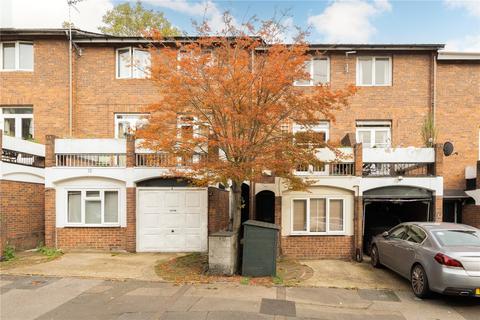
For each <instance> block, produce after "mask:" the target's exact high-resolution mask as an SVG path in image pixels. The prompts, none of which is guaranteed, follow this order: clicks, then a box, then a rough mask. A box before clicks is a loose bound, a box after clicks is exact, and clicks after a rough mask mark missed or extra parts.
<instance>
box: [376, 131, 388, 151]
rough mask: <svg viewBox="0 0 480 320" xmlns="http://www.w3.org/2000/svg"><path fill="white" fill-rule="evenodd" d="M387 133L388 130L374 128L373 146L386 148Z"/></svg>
mask: <svg viewBox="0 0 480 320" xmlns="http://www.w3.org/2000/svg"><path fill="white" fill-rule="evenodd" d="M389 144H390V143H389V134H388V130H376V131H375V146H377V147H381V148H386V147H388V146H389Z"/></svg>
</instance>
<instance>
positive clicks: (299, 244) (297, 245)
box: [281, 236, 354, 259]
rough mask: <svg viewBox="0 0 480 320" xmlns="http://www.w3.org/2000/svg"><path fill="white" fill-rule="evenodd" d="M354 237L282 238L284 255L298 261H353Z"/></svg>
mask: <svg viewBox="0 0 480 320" xmlns="http://www.w3.org/2000/svg"><path fill="white" fill-rule="evenodd" d="M353 245H354V237H353V236H288V237H282V238H281V251H282V255H284V256H287V257H291V258H296V259H351V258H352V257H353V251H354V249H353Z"/></svg>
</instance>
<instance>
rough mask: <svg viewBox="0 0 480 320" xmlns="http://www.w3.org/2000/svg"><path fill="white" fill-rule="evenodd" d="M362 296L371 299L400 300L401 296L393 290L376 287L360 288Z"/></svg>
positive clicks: (359, 292) (359, 291)
mask: <svg viewBox="0 0 480 320" xmlns="http://www.w3.org/2000/svg"><path fill="white" fill-rule="evenodd" d="M357 292H358V295H359V296H360V298H362V299H365V300H370V301H393V302H399V301H400V298H399V297H398V296H397V295H396V294H395V292H393V290H375V289H359V290H358V291H357Z"/></svg>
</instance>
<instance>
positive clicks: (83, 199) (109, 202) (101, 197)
mask: <svg viewBox="0 0 480 320" xmlns="http://www.w3.org/2000/svg"><path fill="white" fill-rule="evenodd" d="M66 193H67V194H66V201H67V205H66V208H67V215H66V219H67V221H66V225H68V226H89V227H98V226H113V227H116V226H119V225H120V214H119V208H120V192H119V190H118V189H78V190H66Z"/></svg>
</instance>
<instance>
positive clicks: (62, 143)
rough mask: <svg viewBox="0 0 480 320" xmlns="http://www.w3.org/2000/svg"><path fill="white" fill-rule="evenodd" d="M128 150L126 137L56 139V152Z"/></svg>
mask: <svg viewBox="0 0 480 320" xmlns="http://www.w3.org/2000/svg"><path fill="white" fill-rule="evenodd" d="M126 152H127V140H126V139H55V153H126Z"/></svg>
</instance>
